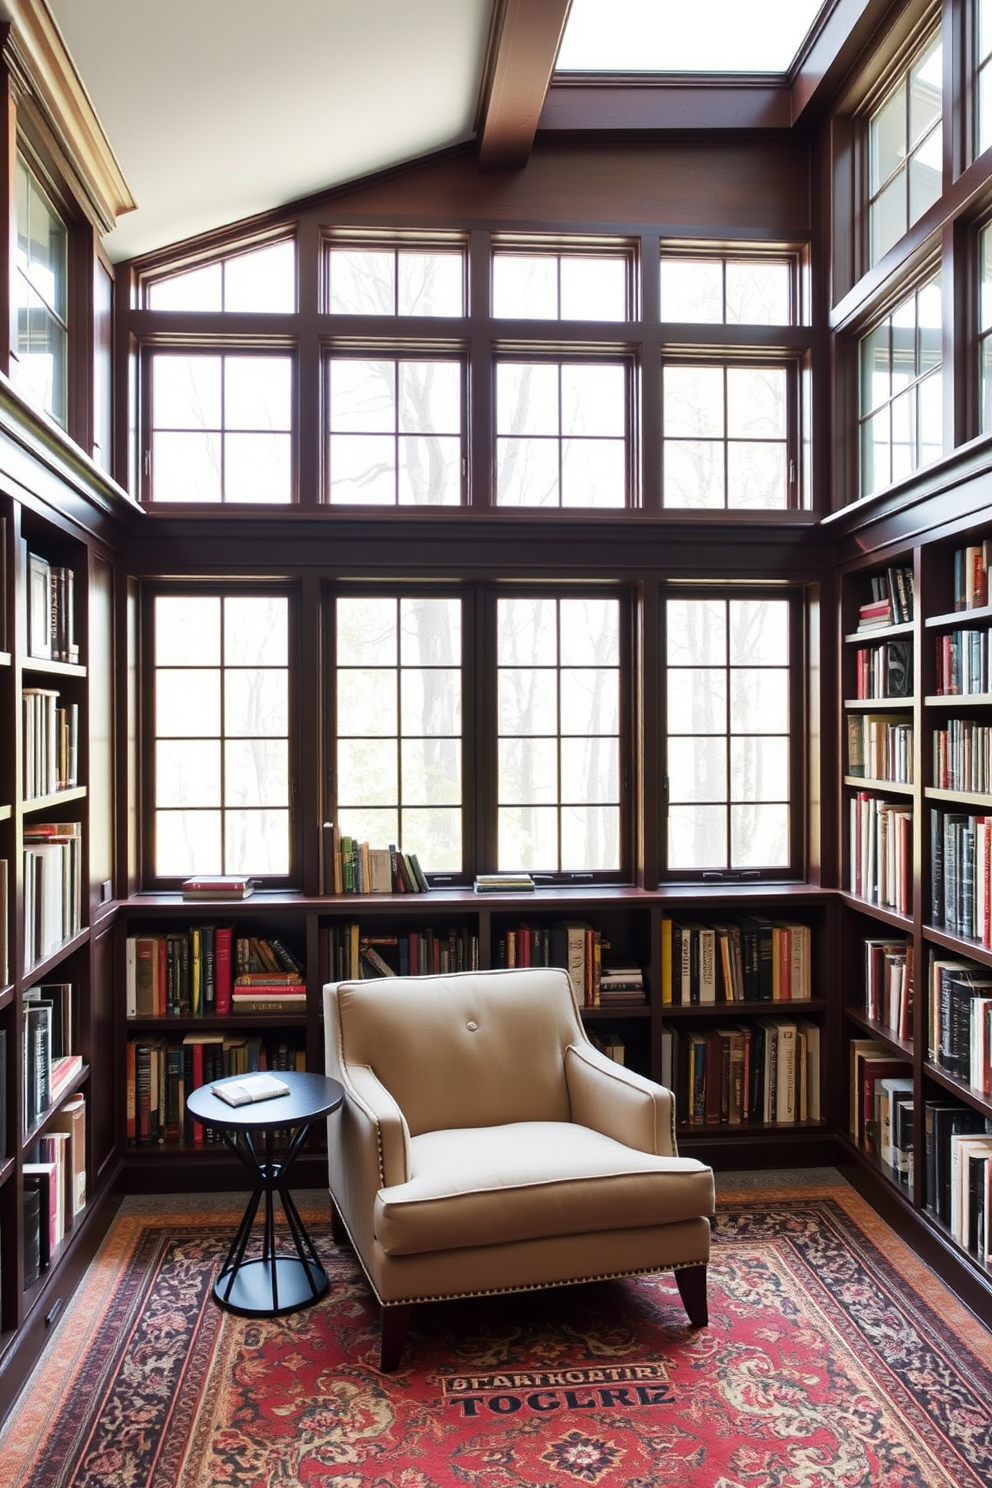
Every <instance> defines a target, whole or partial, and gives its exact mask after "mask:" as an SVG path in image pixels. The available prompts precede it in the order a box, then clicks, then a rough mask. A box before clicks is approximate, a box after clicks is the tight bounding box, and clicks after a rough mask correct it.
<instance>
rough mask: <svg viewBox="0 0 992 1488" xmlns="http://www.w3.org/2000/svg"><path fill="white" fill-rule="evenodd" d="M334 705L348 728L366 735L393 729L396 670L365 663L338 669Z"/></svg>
mask: <svg viewBox="0 0 992 1488" xmlns="http://www.w3.org/2000/svg"><path fill="white" fill-rule="evenodd" d="M338 707H339V708H340V709H341V716H342V718H345V719H347V721H348V732H349V733H351V734H361V735H364V736H366V737H368V738H371V737H373V736H375V735H376V734H384V735H386V736H388V737H389V738H392V737H393V735H394V734H395V733H396V723H397V716H398V715H397V701H396V673H395V672H394V671H370V670H369V669H368V668H366V667H347V668H346V667H342V668H341V669H340V670H339V671H338Z"/></svg>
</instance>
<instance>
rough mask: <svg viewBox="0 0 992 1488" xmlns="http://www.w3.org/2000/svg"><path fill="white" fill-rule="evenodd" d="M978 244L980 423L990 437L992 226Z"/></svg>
mask: <svg viewBox="0 0 992 1488" xmlns="http://www.w3.org/2000/svg"><path fill="white" fill-rule="evenodd" d="M978 244H979V253H978V265H979V286H978V290H979V293H978V361H979V376H980V385H981V404H980V420H981V430H982V433H983V434H987V433H988V432H989V430H990V429H992V224H990V225H989V226H988V227H986V228H985V229H984V231H983V232H982V233H981V234H980V235H979V239H978Z"/></svg>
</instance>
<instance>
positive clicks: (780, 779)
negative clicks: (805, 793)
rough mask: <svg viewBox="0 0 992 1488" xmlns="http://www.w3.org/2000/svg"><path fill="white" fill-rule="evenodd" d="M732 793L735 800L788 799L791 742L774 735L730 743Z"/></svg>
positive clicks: (742, 739) (740, 739)
mask: <svg viewBox="0 0 992 1488" xmlns="http://www.w3.org/2000/svg"><path fill="white" fill-rule="evenodd" d="M730 794H731V797H732V798H733V799H734V800H736V801H782V800H783V798H784V799H788V796H789V741H788V739H787V738H784V737H782V736H778V735H774V734H772V735H768V736H767V737H765V738H739V739H733V740H731V745H730ZM768 861H771V860H770V859H769V860H768Z"/></svg>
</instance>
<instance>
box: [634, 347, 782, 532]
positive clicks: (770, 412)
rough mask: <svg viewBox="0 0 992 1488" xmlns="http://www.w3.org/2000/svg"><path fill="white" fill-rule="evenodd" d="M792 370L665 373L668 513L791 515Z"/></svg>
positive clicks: (701, 367) (703, 367) (680, 369)
mask: <svg viewBox="0 0 992 1488" xmlns="http://www.w3.org/2000/svg"><path fill="white" fill-rule="evenodd" d="M791 382H792V378H791V377H790V372H789V369H788V368H787V367H785V366H783V365H777V364H773V365H768V364H766V365H764V366H759V365H754V366H752V365H747V364H744V363H741V364H730V365H727V366H717V365H713V364H711V363H703V364H698V365H690V366H679V365H667V366H665V367H664V368H663V371H662V404H663V417H662V435H663V440H662V460H663V470H664V475H663V499H664V505H665V506H668V507H703V508H707V507H708V508H711V509H718V510H719V509H729V510H734V509H736V510H776V509H777V510H783V509H784V508H786V507H788V506H789V504H790V500H791V498H792V489H793V485H794V472H795V461H794V459H793V458H792V457H791V455H790V448H789V401H790V383H791Z"/></svg>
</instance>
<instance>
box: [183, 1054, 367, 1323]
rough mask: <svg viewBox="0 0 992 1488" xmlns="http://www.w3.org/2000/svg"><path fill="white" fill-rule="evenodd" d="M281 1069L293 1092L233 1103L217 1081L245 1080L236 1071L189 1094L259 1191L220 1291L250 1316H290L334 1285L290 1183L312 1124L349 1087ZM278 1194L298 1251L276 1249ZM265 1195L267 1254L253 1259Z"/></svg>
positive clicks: (189, 1104)
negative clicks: (283, 1136)
mask: <svg viewBox="0 0 992 1488" xmlns="http://www.w3.org/2000/svg"><path fill="white" fill-rule="evenodd" d="M273 1073H275V1074H276V1077H277V1078H278V1079H280V1080H282V1081H283V1082H284V1083H285V1084H286V1085H288V1086H289V1094H288V1095H278V1096H275V1097H274V1098H273V1099H271V1100H264V1101H256V1102H254V1103H253V1104H251V1105H245V1106H229V1105H228V1104H227V1102H226V1101H223V1100H221V1098H220V1096H218V1095H214V1093H213V1086H214V1085H219V1084H227V1083H230V1084H234V1083H237V1081H238V1080H239V1078H240V1077H239V1076H238V1075H232V1076H230V1077H229V1080H227V1081H221V1080H214V1081H211V1083H210V1084H209V1085H201V1086H200V1087H199V1088H198V1089H196V1090H193V1091H191V1092H190V1093H189V1095H188V1096H187V1097H186V1108H187V1110H188V1111H189V1113H190V1115H191V1116H192V1117H194V1118H195V1119H196V1120H197V1121H199V1122H202V1124H203V1125H204V1126H208V1127H211V1128H212V1129H213V1130H215V1131H217V1132H218V1133H219V1134H220V1136H221V1138H222V1140H223V1141H224V1142H225V1143H226V1145H227V1146H228V1147H229V1148H230V1149H231V1151H232V1152H234V1153H235V1154H236V1155H237V1156H238V1157H239V1158H240V1160H241V1162H242V1163H243V1164H244V1166H245V1167H246V1168H247V1170H248V1172H249V1174H250V1175H251V1180H252V1193H251V1196H250V1198H249V1200H248V1205H247V1208H246V1209H245V1212H244V1217H243V1219H242V1221H241V1224H240V1225H239V1227H238V1233H237V1234H236V1235H235V1237H234V1240H233V1241H232V1242H231V1248H230V1250H229V1251H228V1253H227V1259H226V1261H225V1262H224V1265H223V1267H222V1268H221V1272H220V1275H219V1276H218V1277H217V1280H216V1281H215V1282H214V1297H215V1298H216V1299H217V1301H218V1303H219V1304H220V1305H221V1307H226V1308H227V1309H228V1310H229V1311H230V1312H237V1313H241V1314H243V1315H244V1316H246V1317H282V1316H284V1315H285V1314H286V1313H288V1312H296V1311H297V1309H298V1308H300V1307H309V1306H310V1304H311V1303H312V1302H316V1301H317V1299H318V1298H319V1297H322V1296H323V1295H324V1293H325V1292H326V1291H327V1288H328V1285H329V1283H328V1279H327V1272H326V1271H325V1270H324V1268H323V1266H322V1265H321V1263H320V1261H319V1260H318V1259H317V1252H316V1251H315V1250H314V1247H313V1241H312V1240H311V1239H310V1236H309V1235H308V1234H307V1232H306V1229H305V1227H304V1225H303V1221H302V1220H301V1219H300V1216H299V1212H298V1210H297V1208H296V1205H295V1203H294V1202H293V1197H292V1195H291V1194H290V1192H289V1189H288V1188H287V1186H286V1181H287V1177H288V1174H289V1170H290V1168H291V1167H292V1165H293V1163H294V1162H295V1160H296V1157H297V1155H298V1153H299V1151H300V1149H301V1147H302V1146H303V1143H304V1142H305V1141H306V1138H307V1132H308V1131H309V1129H310V1127H311V1125H312V1124H313V1122H314V1121H317V1120H319V1118H320V1117H321V1116H327V1115H328V1114H329V1113H330V1112H331V1111H335V1110H337V1108H338V1106H339V1105H340V1104H341V1102H342V1100H343V1099H344V1090H343V1089H342V1087H341V1085H340V1084H339V1082H338V1081H337V1080H330V1079H328V1078H327V1077H326V1076H325V1075H313V1074H303V1073H301V1072H299V1071H296V1070H278V1071H274V1072H273ZM280 1131H288V1132H289V1140H288V1143H287V1145H286V1147H285V1149H283V1150H282V1151H280V1152H279V1154H278V1156H277V1155H276V1153H275V1138H276V1133H277V1132H280ZM275 1194H278V1195H279V1198H280V1201H281V1203H282V1208H283V1213H284V1214H285V1216H286V1223H287V1225H288V1227H289V1233H290V1236H291V1238H292V1241H293V1246H294V1249H295V1252H296V1254H295V1255H280V1254H277V1252H276V1238H275V1208H274V1203H273V1196H274V1195H275ZM263 1199H264V1201H265V1204H264V1223H263V1229H262V1254H261V1255H260V1256H253V1257H250V1258H248V1259H246V1258H245V1251H246V1250H247V1247H248V1241H249V1239H250V1238H251V1232H252V1228H253V1226H254V1223H255V1216H256V1215H257V1213H258V1206H259V1204H260V1203H262V1200H263Z"/></svg>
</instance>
